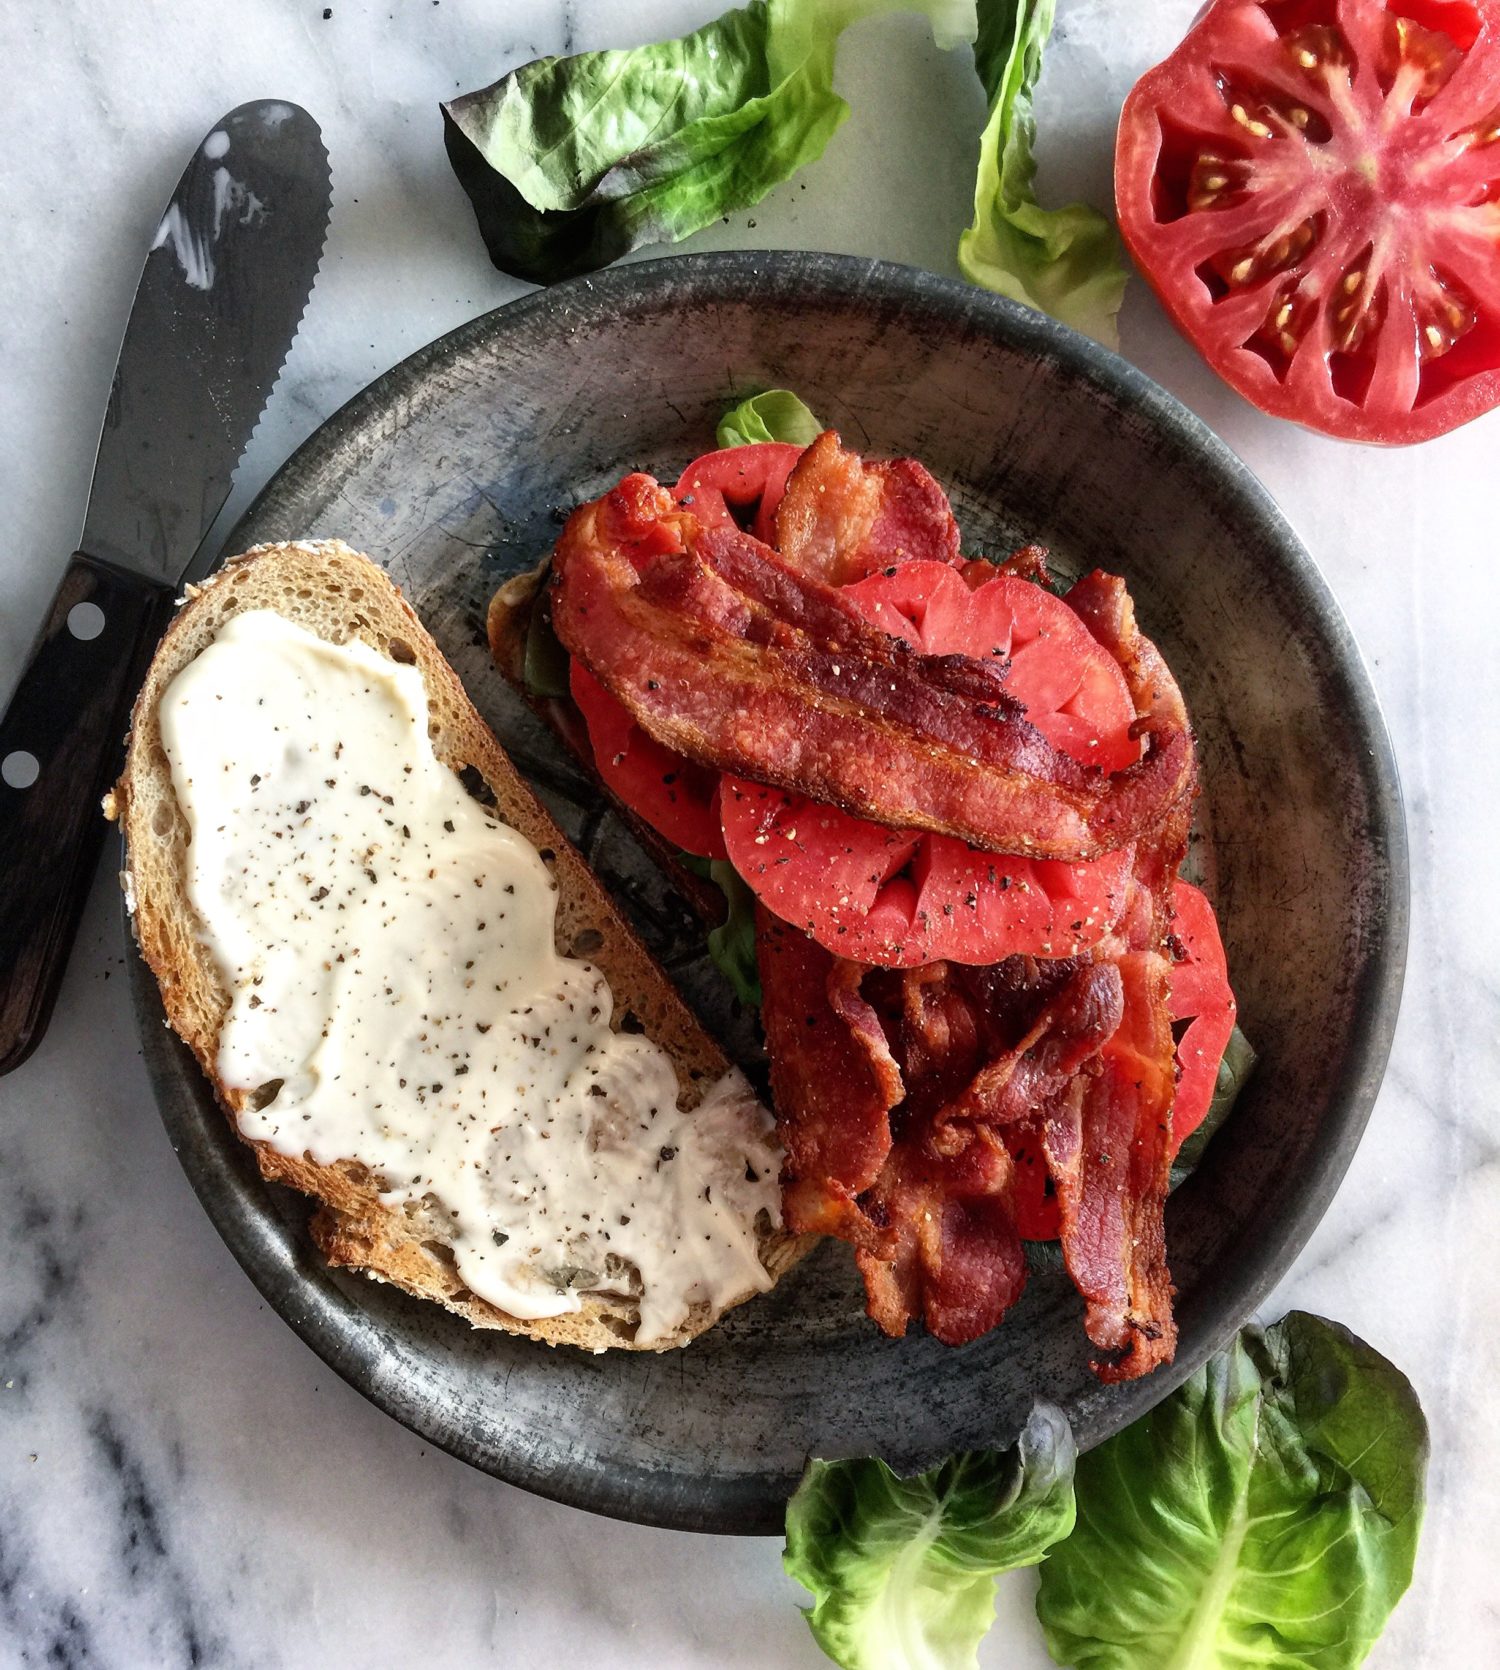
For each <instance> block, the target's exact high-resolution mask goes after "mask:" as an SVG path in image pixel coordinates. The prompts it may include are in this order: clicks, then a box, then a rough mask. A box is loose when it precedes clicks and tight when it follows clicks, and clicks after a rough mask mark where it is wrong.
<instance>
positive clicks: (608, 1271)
mask: <svg viewBox="0 0 1500 1670" xmlns="http://www.w3.org/2000/svg"><path fill="white" fill-rule="evenodd" d="M160 717H161V733H162V741H163V743H164V745H165V747H166V751H167V756H168V758H169V760H170V762H171V767H172V783H173V787H174V789H175V790H176V794H177V798H178V800H179V801H180V803H181V805H182V808H183V811H184V813H185V814H186V816H187V819H188V823H189V826H190V828H191V831H192V836H191V841H190V844H189V847H188V853H187V858H188V895H189V898H190V900H191V902H192V905H193V907H194V909H195V910H196V912H197V915H198V917H199V919H200V922H201V935H202V939H203V942H204V944H205V945H206V946H207V948H208V949H209V951H210V952H211V954H212V955H213V956H214V958H215V959H216V961H217V963H218V966H219V968H220V969H221V971H222V973H223V976H224V979H225V982H226V984H227V985H228V987H229V989H230V991H231V992H232V993H233V1001H232V1005H231V1007H230V1010H229V1014H228V1016H227V1018H226V1020H225V1022H224V1027H223V1032H222V1034H221V1040H220V1048H219V1059H218V1068H219V1075H220V1077H221V1078H222V1079H223V1081H224V1083H225V1084H226V1085H228V1086H230V1087H232V1088H235V1089H239V1090H245V1091H259V1092H260V1094H259V1096H257V1097H255V1098H254V1100H256V1101H259V1100H262V1099H264V1101H265V1105H264V1106H263V1107H261V1108H259V1109H258V1110H256V1111H251V1110H250V1109H247V1110H246V1111H245V1112H243V1113H242V1114H241V1116H240V1126H241V1129H242V1130H243V1131H244V1133H245V1134H246V1135H247V1136H248V1137H251V1138H253V1139H256V1140H262V1141H265V1142H268V1143H270V1144H271V1145H272V1146H273V1147H274V1148H276V1149H277V1150H279V1151H280V1152H282V1153H285V1154H289V1155H302V1154H304V1153H305V1154H307V1155H309V1156H310V1157H311V1158H312V1159H313V1160H315V1161H318V1162H319V1163H321V1164H328V1163H331V1162H333V1161H336V1160H350V1159H354V1160H359V1161H362V1162H363V1163H364V1164H365V1165H366V1166H368V1167H369V1168H370V1169H371V1171H372V1172H373V1173H374V1174H375V1175H376V1176H377V1178H378V1179H379V1181H380V1184H381V1188H382V1193H383V1197H384V1199H385V1200H386V1201H387V1202H388V1203H390V1204H391V1205H393V1206H401V1205H403V1204H404V1203H407V1202H420V1203H422V1204H423V1206H424V1208H425V1209H426V1210H427V1211H428V1212H429V1213H431V1214H436V1215H437V1216H438V1217H439V1218H441V1219H442V1220H445V1221H446V1223H447V1225H448V1226H450V1227H448V1228H447V1229H446V1230H445V1232H444V1233H443V1235H442V1237H441V1239H442V1240H444V1241H445V1242H448V1243H449V1244H451V1247H452V1250H453V1254H454V1257H455V1261H456V1269H457V1272H458V1275H459V1277H460V1279H461V1280H462V1281H463V1282H464V1284H465V1285H466V1286H467V1287H469V1288H470V1289H471V1290H472V1291H473V1292H474V1293H476V1294H478V1295H480V1297H482V1298H484V1299H487V1300H489V1301H490V1302H491V1303H492V1304H494V1305H497V1306H499V1307H500V1308H501V1309H502V1310H505V1311H508V1312H509V1313H510V1314H511V1315H512V1316H517V1317H522V1318H536V1317H547V1316H560V1315H563V1314H565V1313H567V1312H571V1311H576V1310H578V1309H579V1307H580V1304H581V1302H582V1301H581V1296H582V1295H583V1294H585V1293H589V1292H611V1293H621V1294H634V1295H638V1296H639V1301H640V1315H641V1320H640V1327H639V1330H638V1333H637V1338H638V1340H639V1341H640V1342H641V1343H643V1344H649V1343H651V1342H653V1341H657V1340H660V1339H663V1338H665V1337H667V1336H669V1335H670V1334H671V1333H672V1332H673V1330H674V1329H675V1328H676V1327H677V1326H678V1325H679V1324H680V1323H681V1322H682V1321H683V1319H684V1318H685V1316H686V1315H687V1313H688V1309H689V1306H690V1305H692V1304H693V1303H695V1302H697V1301H707V1302H709V1303H710V1304H713V1305H715V1306H719V1305H722V1304H725V1303H727V1302H728V1301H729V1300H731V1299H736V1298H739V1297H742V1296H743V1295H745V1294H746V1293H749V1292H752V1291H757V1290H763V1289H765V1288H768V1287H769V1286H770V1285H771V1284H770V1278H769V1277H768V1276H767V1274H766V1272H765V1270H764V1269H763V1268H762V1266H761V1264H760V1261H759V1258H758V1257H757V1253H756V1228H755V1226H756V1219H757V1215H758V1214H759V1213H762V1212H764V1213H767V1214H768V1215H769V1217H770V1219H771V1221H772V1222H775V1223H779V1221H780V1191H779V1188H778V1184H777V1172H778V1167H779V1161H780V1154H779V1151H778V1150H777V1148H776V1146H775V1142H774V1137H773V1135H772V1131H771V1121H770V1118H769V1116H768V1115H767V1114H766V1113H765V1111H764V1109H763V1108H761V1106H760V1105H759V1103H758V1102H757V1101H756V1099H755V1097H754V1095H753V1093H752V1092H751V1090H750V1087H749V1085H748V1084H747V1083H746V1081H745V1079H744V1077H743V1075H741V1074H740V1073H739V1072H737V1071H735V1072H730V1073H728V1074H726V1075H725V1076H724V1077H723V1078H722V1079H720V1080H719V1081H718V1082H717V1083H716V1084H714V1085H713V1086H712V1087H711V1088H710V1089H709V1091H708V1093H707V1094H706V1096H705V1097H704V1099H703V1101H702V1102H701V1103H700V1105H699V1106H698V1107H697V1108H695V1109H694V1110H693V1111H692V1112H690V1113H686V1112H682V1111H680V1110H679V1108H678V1084H677V1078H676V1075H675V1073H674V1071H673V1068H672V1063H671V1061H670V1059H669V1058H668V1056H667V1054H666V1052H665V1051H664V1050H662V1049H661V1048H660V1047H659V1046H658V1045H657V1044H655V1043H653V1042H652V1041H651V1040H650V1039H648V1038H646V1037H644V1036H641V1035H639V1034H624V1033H616V1032H613V1031H612V1030H611V1028H610V1024H609V1022H610V1013H611V1004H612V1000H611V995H610V990H609V986H608V984H607V983H606V982H605V980H604V977H603V976H602V975H601V974H600V973H599V971H598V970H597V969H595V968H593V967H592V966H591V965H590V964H588V963H586V962H580V961H577V960H575V959H572V958H568V957H563V956H560V955H559V954H558V952H557V950H556V947H555V944H554V940H553V932H554V928H553V918H554V914H555V911H556V889H555V884H554V883H553V880H552V877H551V875H550V873H549V871H548V869H547V866H546V865H545V864H544V863H543V861H542V859H541V857H540V856H539V855H538V853H537V851H536V849H535V848H534V847H532V846H531V845H530V844H529V843H528V842H527V841H525V840H524V839H523V838H522V837H521V836H520V835H518V834H517V833H516V832H515V831H514V830H512V829H510V828H508V827H507V826H506V825H504V824H502V823H499V822H497V821H496V819H495V818H494V817H493V816H492V815H491V814H490V813H488V812H486V811H485V810H484V809H483V808H482V807H481V806H480V805H479V804H477V802H476V801H475V800H474V799H473V798H472V797H471V796H470V795H469V794H468V793H467V792H466V791H465V789H464V787H463V785H462V784H461V783H460V781H459V779H458V778H457V777H456V776H455V775H454V773H453V772H452V771H450V770H449V769H448V768H447V767H446V766H445V765H443V764H442V762H441V761H440V760H439V759H438V758H437V756H436V755H435V754H434V752H433V749H432V744H431V741H430V740H429V736H428V706H427V694H426V690H425V687H424V685H423V682H422V675H421V673H420V671H419V670H418V669H417V668H416V667H415V666H410V665H404V664H398V663H397V662H395V661H393V660H390V659H389V658H387V657H386V656H383V655H380V654H377V653H376V652H375V651H374V650H372V649H370V648H369V647H368V646H367V645H365V644H363V643H360V642H358V641H353V642H350V643H347V644H343V645H337V644H332V643H329V642H327V641H325V640H324V639H322V638H319V637H316V636H314V635H313V634H312V633H310V632H307V631H306V630H304V629H303V628H302V627H300V626H297V625H295V624H293V623H292V622H290V621H287V620H285V619H283V618H282V617H281V616H280V615H277V614H275V613H274V612H272V611H270V610H256V611H252V612H247V613H244V614H240V615H236V616H235V617H233V618H232V619H231V620H230V621H229V622H228V623H227V624H226V625H225V626H224V627H223V628H222V630H221V631H220V632H219V634H218V636H217V638H216V639H215V640H214V642H213V643H212V644H211V645H209V647H208V648H207V649H205V650H204V651H203V652H202V653H201V654H200V655H199V656H198V657H197V658H196V660H194V661H193V662H192V663H191V664H190V665H189V666H187V667H185V668H184V669H183V670H182V672H180V673H179V674H178V675H177V677H176V678H175V679H174V680H173V681H172V683H171V686H170V687H169V689H168V690H167V692H166V694H165V696H164V697H163V698H162V701H161V708H160ZM278 1083H279V1089H278V1088H276V1087H277V1085H278Z"/></svg>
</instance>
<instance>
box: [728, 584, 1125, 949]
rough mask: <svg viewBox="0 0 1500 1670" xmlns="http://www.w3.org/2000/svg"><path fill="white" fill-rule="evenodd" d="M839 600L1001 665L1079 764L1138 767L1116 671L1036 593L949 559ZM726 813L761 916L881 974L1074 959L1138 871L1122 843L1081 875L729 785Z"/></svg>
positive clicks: (741, 783)
mask: <svg viewBox="0 0 1500 1670" xmlns="http://www.w3.org/2000/svg"><path fill="white" fill-rule="evenodd" d="M843 595H844V596H845V597H848V598H850V599H851V600H852V601H853V602H854V603H855V604H856V605H857V606H858V607H859V609H860V611H861V613H863V614H864V615H865V617H866V619H868V620H870V621H871V622H872V623H873V624H874V625H876V626H878V627H880V628H881V629H882V630H883V631H886V632H889V633H891V634H892V635H893V636H896V637H900V638H903V639H904V640H905V641H906V642H908V643H910V644H912V645H913V647H915V648H917V649H920V650H923V651H925V652H927V653H929V654H934V655H952V654H962V655H968V656H972V657H975V658H977V659H981V660H988V659H990V658H992V657H995V658H999V659H1001V660H1005V661H1008V663H1009V667H1010V671H1009V673H1008V674H1007V680H1006V682H1007V688H1009V689H1010V690H1012V691H1013V692H1014V693H1015V695H1016V696H1017V697H1018V698H1019V699H1020V700H1021V701H1023V702H1025V703H1026V707H1027V713H1028V717H1030V719H1031V720H1032V722H1033V723H1034V724H1035V725H1036V726H1037V728H1038V729H1039V730H1040V731H1042V733H1043V734H1044V735H1045V736H1047V737H1048V739H1049V740H1050V741H1052V742H1053V743H1054V744H1055V745H1056V746H1057V747H1058V748H1061V749H1062V750H1063V751H1064V752H1066V753H1069V754H1071V755H1072V756H1073V757H1074V758H1075V759H1081V760H1084V761H1087V762H1089V763H1097V764H1098V765H1100V766H1101V767H1102V768H1103V769H1104V770H1107V771H1116V770H1119V769H1120V768H1121V767H1122V766H1124V765H1128V764H1129V763H1130V762H1131V761H1132V760H1134V759H1136V758H1137V757H1138V756H1139V753H1140V744H1139V742H1138V741H1137V740H1135V739H1134V738H1132V737H1131V735H1130V728H1131V725H1132V723H1133V721H1134V719H1135V708H1134V706H1133V704H1132V702H1131V699H1130V693H1129V691H1128V689H1127V688H1126V684H1125V679H1124V676H1123V674H1122V673H1121V671H1120V668H1119V666H1118V664H1117V663H1116V662H1115V660H1114V658H1113V657H1112V656H1111V655H1110V654H1109V653H1108V651H1106V650H1105V649H1103V648H1102V647H1101V646H1100V645H1099V643H1098V642H1097V641H1096V640H1095V639H1094V637H1093V636H1092V634H1090V633H1089V631H1088V630H1087V628H1086V627H1085V626H1084V625H1083V623H1082V622H1081V621H1080V620H1079V619H1078V617H1077V616H1076V615H1075V614H1074V613H1073V611H1072V610H1071V609H1070V608H1069V607H1068V606H1067V604H1066V603H1064V602H1063V601H1062V599H1061V598H1059V597H1055V596H1054V595H1053V594H1052V593H1051V592H1049V591H1047V590H1045V589H1044V588H1043V587H1041V586H1038V585H1036V584H1034V583H1033V582H1032V581H1030V580H1020V579H1016V578H1014V577H1012V576H1010V575H1003V574H1002V575H996V576H994V577H993V578H992V579H989V580H987V581H985V582H984V583H983V584H982V585H979V586H977V587H971V585H970V584H969V583H968V582H967V581H966V579H965V577H964V575H963V574H962V573H960V572H959V570H957V569H955V568H953V567H950V566H949V565H948V564H946V563H938V562H911V563H904V564H900V565H898V566H896V567H894V568H892V569H889V570H886V571H885V572H883V573H880V574H875V575H871V576H870V577H869V578H867V579H864V580H860V581H857V582H856V583H855V584H853V585H850V586H846V587H844V588H843ZM720 814H721V817H722V820H723V828H724V844H725V846H726V848H727V849H728V852H729V858H730V862H731V863H732V864H733V865H734V867H735V869H737V870H738V871H739V873H740V874H741V875H742V876H743V877H744V879H745V880H746V882H748V883H749V885H750V887H751V889H752V890H753V891H754V892H755V893H756V894H758V895H759V897H760V898H761V899H762V900H763V901H764V903H765V905H766V907H767V909H769V910H771V911H773V912H774V913H775V914H776V915H777V916H779V917H781V918H782V919H783V921H787V922H791V923H793V924H794V925H795V926H797V927H799V928H802V929H803V930H805V931H806V932H807V933H809V934H811V935H812V937H813V938H814V939H815V940H817V942H818V943H819V944H820V945H822V946H825V947H826V948H827V949H828V950H830V951H832V952H834V953H835V954H836V955H838V956H841V957H847V958H851V959H853V960H854V961H857V962H863V963H872V964H875V965H877V966H879V967H882V968H914V967H917V966H918V965H920V964H922V963H929V962H934V961H936V960H937V959H939V958H948V959H951V960H952V961H954V962H961V963H977V964H981V965H982V964H987V963H995V962H999V961H1001V959H1002V958H1005V957H1009V956H1014V955H1016V954H1018V953H1022V952H1025V953H1027V954H1030V955H1035V956H1044V957H1045V956H1051V957H1068V956H1076V955H1077V954H1078V953H1079V952H1081V951H1083V950H1085V949H1086V948H1087V947H1088V946H1090V945H1093V944H1095V943H1096V942H1097V941H1098V940H1100V939H1102V938H1103V936H1104V935H1105V934H1106V933H1107V932H1108V931H1109V930H1110V928H1111V927H1112V926H1113V925H1114V923H1115V922H1116V921H1117V920H1118V918H1119V915H1120V912H1121V910H1122V909H1123V908H1124V904H1125V899H1126V892H1127V887H1128V883H1129V878H1130V868H1131V863H1132V860H1133V850H1132V849H1131V848H1128V847H1127V848H1124V849H1121V850H1120V851H1117V852H1113V853H1108V854H1106V855H1105V856H1104V857H1103V858H1099V859H1096V860H1095V861H1094V862H1092V863H1089V864H1063V863H1056V862H1051V861H1039V860H1032V859H1027V858H1019V857H1009V856H1006V857H1002V856H1000V855H998V854H995V853H988V852H981V851H978V850H976V849H975V848H973V847H970V846H969V845H968V844H967V843H966V842H963V841H959V840H955V839H954V838H953V837H951V836H947V835H928V834H926V833H923V832H921V831H917V830H897V829H888V828H886V827H885V826H884V825H883V824H877V823H871V822H869V821H867V820H866V819H864V818H858V817H854V816H851V815H850V814H849V813H847V812H844V811H841V810H839V809H838V808H837V807H834V806H828V805H825V804H823V803H821V802H819V801H814V800H810V799H808V798H807V797H806V796H803V795H791V794H786V793H784V792H783V791H782V790H780V789H771V788H766V787H764V786H762V785H761V784H758V783H752V782H748V781H746V780H744V779H741V778H735V777H728V776H726V777H725V779H724V788H723V794H722V797H721V801H720Z"/></svg>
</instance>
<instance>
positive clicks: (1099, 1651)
mask: <svg viewBox="0 0 1500 1670" xmlns="http://www.w3.org/2000/svg"><path fill="white" fill-rule="evenodd" d="M1426 1470H1427V1425H1426V1422H1425V1421H1424V1420H1423V1417H1422V1410H1421V1406H1420V1404H1419V1403H1418V1402H1417V1396H1416V1393H1415V1392H1414V1391H1413V1390H1412V1388H1411V1385H1410V1383H1409V1382H1408V1381H1407V1380H1406V1378H1405V1376H1403V1375H1402V1374H1401V1373H1399V1372H1398V1370H1396V1369H1395V1368H1394V1367H1392V1365H1391V1364H1390V1363H1388V1362H1387V1361H1386V1360H1385V1358H1384V1357H1382V1356H1381V1355H1380V1354H1379V1352H1377V1351H1375V1350H1373V1349H1372V1348H1371V1347H1370V1346H1368V1345H1366V1344H1365V1343H1364V1341H1363V1340H1360V1339H1356V1338H1355V1336H1354V1335H1353V1334H1351V1333H1349V1332H1348V1330H1347V1329H1345V1328H1341V1327H1339V1326H1338V1325H1337V1324H1336V1323H1332V1322H1325V1321H1324V1320H1323V1319H1322V1318H1320V1317H1316V1316H1309V1315H1307V1314H1305V1313H1304V1312H1301V1311H1293V1312H1291V1313H1290V1314H1289V1315H1288V1316H1286V1317H1284V1318H1283V1319H1282V1321H1280V1322H1279V1323H1277V1324H1276V1325H1275V1326H1274V1327H1271V1328H1266V1329H1260V1328H1256V1327H1250V1328H1246V1329H1245V1330H1244V1331H1243V1332H1242V1333H1241V1334H1240V1335H1239V1337H1238V1338H1237V1339H1236V1340H1235V1341H1234V1343H1233V1344H1232V1345H1231V1346H1230V1347H1229V1349H1228V1350H1227V1351H1224V1352H1222V1353H1221V1354H1220V1355H1219V1356H1217V1357H1215V1358H1213V1359H1212V1360H1211V1361H1210V1362H1209V1363H1208V1364H1207V1366H1206V1367H1204V1368H1202V1369H1200V1370H1199V1371H1198V1373H1197V1374H1195V1375H1194V1376H1193V1377H1192V1378H1191V1379H1190V1380H1189V1381H1187V1383H1186V1384H1185V1385H1183V1386H1182V1387H1180V1388H1179V1389H1178V1390H1177V1391H1176V1392H1174V1393H1172V1395H1171V1396H1170V1397H1168V1398H1167V1399H1165V1400H1164V1401H1163V1402H1162V1403H1161V1404H1159V1405H1158V1406H1157V1407H1156V1408H1155V1409H1154V1410H1153V1411H1152V1412H1151V1413H1150V1414H1149V1415H1146V1416H1144V1417H1143V1418H1142V1419H1141V1420H1139V1421H1137V1422H1136V1423H1135V1425H1134V1426H1131V1427H1129V1428H1127V1429H1126V1430H1125V1431H1124V1432H1122V1433H1120V1434H1119V1435H1118V1436H1117V1437H1115V1438H1112V1439H1110V1440H1109V1441H1108V1442H1107V1443H1104V1444H1101V1445H1100V1446H1099V1447H1098V1448H1097V1449H1095V1450H1093V1451H1091V1452H1090V1453H1089V1454H1088V1455H1086V1456H1083V1457H1082V1458H1081V1459H1080V1460H1079V1463H1078V1474H1077V1489H1078V1525H1077V1529H1076V1530H1075V1531H1074V1533H1073V1535H1072V1536H1071V1537H1070V1538H1069V1540H1068V1541H1067V1542H1065V1543H1063V1544H1062V1545H1061V1546H1060V1547H1058V1548H1055V1549H1054V1550H1053V1551H1052V1553H1051V1555H1050V1556H1049V1558H1048V1560H1047V1563H1046V1564H1045V1565H1044V1566H1043V1567H1042V1578H1041V1586H1040V1589H1039V1591H1038V1594H1037V1615H1038V1616H1039V1617H1040V1619H1041V1621H1042V1628H1043V1629H1044V1631H1045V1632H1046V1636H1047V1646H1048V1649H1049V1651H1050V1652H1051V1654H1052V1656H1053V1658H1054V1659H1055V1660H1056V1661H1057V1662H1058V1663H1059V1664H1067V1665H1073V1666H1076V1667H1077V1670H1219V1667H1220V1666H1224V1667H1228V1666H1236V1667H1243V1666H1252V1665H1253V1666H1264V1667H1266V1670H1349V1667H1352V1666H1354V1665H1357V1664H1360V1663H1362V1662H1363V1660H1364V1658H1365V1655H1366V1654H1367V1653H1368V1652H1369V1650H1370V1648H1371V1646H1372V1645H1373V1644H1374V1642H1375V1639H1376V1637H1377V1636H1378V1635H1379V1634H1380V1632H1381V1630H1382V1629H1383V1628H1384V1627H1385V1622H1386V1619H1387V1618H1388V1617H1389V1616H1390V1612H1391V1609H1392V1607H1394V1606H1395V1604H1396V1602H1397V1600H1398V1599H1399V1598H1400V1597H1401V1595H1402V1594H1403V1593H1404V1592H1405V1590H1406V1587H1407V1585H1408V1584H1409V1583H1410V1581H1411V1573H1412V1562H1413V1560H1414V1559H1415V1557H1416V1549H1417V1536H1418V1533H1419V1531H1420V1529H1421V1523H1422V1488H1423V1481H1424V1479H1425V1476H1426Z"/></svg>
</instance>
